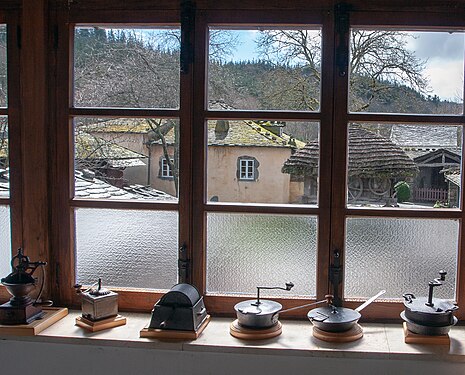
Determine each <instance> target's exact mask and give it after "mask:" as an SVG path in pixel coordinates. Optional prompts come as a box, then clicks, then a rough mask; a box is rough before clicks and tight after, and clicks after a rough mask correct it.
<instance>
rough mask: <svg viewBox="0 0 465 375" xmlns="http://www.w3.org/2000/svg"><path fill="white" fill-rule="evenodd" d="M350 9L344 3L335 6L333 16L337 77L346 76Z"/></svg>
mask: <svg viewBox="0 0 465 375" xmlns="http://www.w3.org/2000/svg"><path fill="white" fill-rule="evenodd" d="M351 9H352V7H351V5H349V4H346V3H339V4H336V6H335V10H334V15H335V22H336V32H337V35H338V38H339V41H338V43H337V48H336V66H337V69H338V72H339V76H341V77H344V76H346V75H347V70H348V66H349V44H348V42H347V40H348V37H347V35H348V34H349V29H350V19H349V12H350V10H351Z"/></svg>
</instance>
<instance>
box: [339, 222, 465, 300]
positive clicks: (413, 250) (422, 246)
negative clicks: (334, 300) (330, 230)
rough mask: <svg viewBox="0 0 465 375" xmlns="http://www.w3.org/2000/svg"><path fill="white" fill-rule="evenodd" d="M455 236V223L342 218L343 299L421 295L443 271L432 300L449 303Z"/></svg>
mask: <svg viewBox="0 0 465 375" xmlns="http://www.w3.org/2000/svg"><path fill="white" fill-rule="evenodd" d="M458 233H459V222H458V220H439V219H435V220H431V219H388V218H349V219H347V237H346V269H345V287H344V288H345V296H346V297H369V296H371V295H374V294H375V293H376V292H377V291H378V290H381V289H385V290H386V294H385V297H387V298H402V294H403V293H413V294H414V295H415V296H427V295H428V282H429V281H431V280H433V279H434V278H436V277H438V276H439V275H438V272H439V271H440V270H446V271H447V273H448V274H447V277H446V281H445V282H444V284H443V285H442V286H441V287H439V288H436V289H435V290H434V295H435V297H438V298H454V296H455V278H456V269H457V248H458Z"/></svg>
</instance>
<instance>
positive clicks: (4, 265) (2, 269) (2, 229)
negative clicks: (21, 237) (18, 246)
mask: <svg viewBox="0 0 465 375" xmlns="http://www.w3.org/2000/svg"><path fill="white" fill-rule="evenodd" d="M10 261H11V233H10V207H8V206H0V276H1V277H5V276H6V275H8V274H9V273H10V272H11V267H10Z"/></svg>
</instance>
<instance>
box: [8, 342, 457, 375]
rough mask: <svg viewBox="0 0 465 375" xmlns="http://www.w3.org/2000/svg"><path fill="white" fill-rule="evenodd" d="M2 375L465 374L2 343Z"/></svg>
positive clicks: (406, 365) (312, 360) (392, 365)
mask: <svg viewBox="0 0 465 375" xmlns="http://www.w3.org/2000/svg"><path fill="white" fill-rule="evenodd" d="M0 363H1V369H2V373H3V374H10V373H15V374H18V373H33V374H35V375H50V374H66V375H82V374H89V375H92V374H100V375H104V374H112V375H123V374H124V375H131V374H137V375H148V374H152V375H153V374H163V375H170V374H176V375H180V374H199V375H200V374H201V375H208V374H212V375H217V374H221V375H238V374H257V375H261V374H267V375H274V374H276V375H283V374H286V375H292V374H299V375H302V374H319V375H325V374H345V375H347V374H348V375H351V374H354V375H365V374H366V375H372V374H376V375H387V374H409V373H411V374H422V375H430V374H431V375H433V374H434V375H437V374H442V375H448V374H451V375H455V374H457V375H458V374H460V375H463V374H464V372H465V363H456V362H446V361H417V360H395V359H384V360H382V359H349V358H325V357H309V356H292V355H279V356H274V355H256V354H228V353H211V352H210V353H208V352H196V351H179V350H158V349H151V348H128V347H114V346H111V347H110V346H97V345H76V344H57V343H44V342H27V341H14V340H1V341H0Z"/></svg>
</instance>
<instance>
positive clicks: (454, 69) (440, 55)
mask: <svg viewBox="0 0 465 375" xmlns="http://www.w3.org/2000/svg"><path fill="white" fill-rule="evenodd" d="M415 36H416V38H415V39H413V38H412V39H410V41H409V44H408V48H409V49H411V50H412V51H415V55H416V56H417V57H418V58H420V59H422V60H427V63H426V70H425V74H426V76H427V77H428V78H429V81H430V86H431V89H432V90H433V92H432V94H436V95H438V96H439V97H440V98H441V99H448V100H454V101H457V100H459V98H460V99H462V98H463V70H464V46H465V43H464V41H465V34H464V33H452V34H450V33H448V32H434V33H433V32H421V33H416V34H415Z"/></svg>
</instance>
